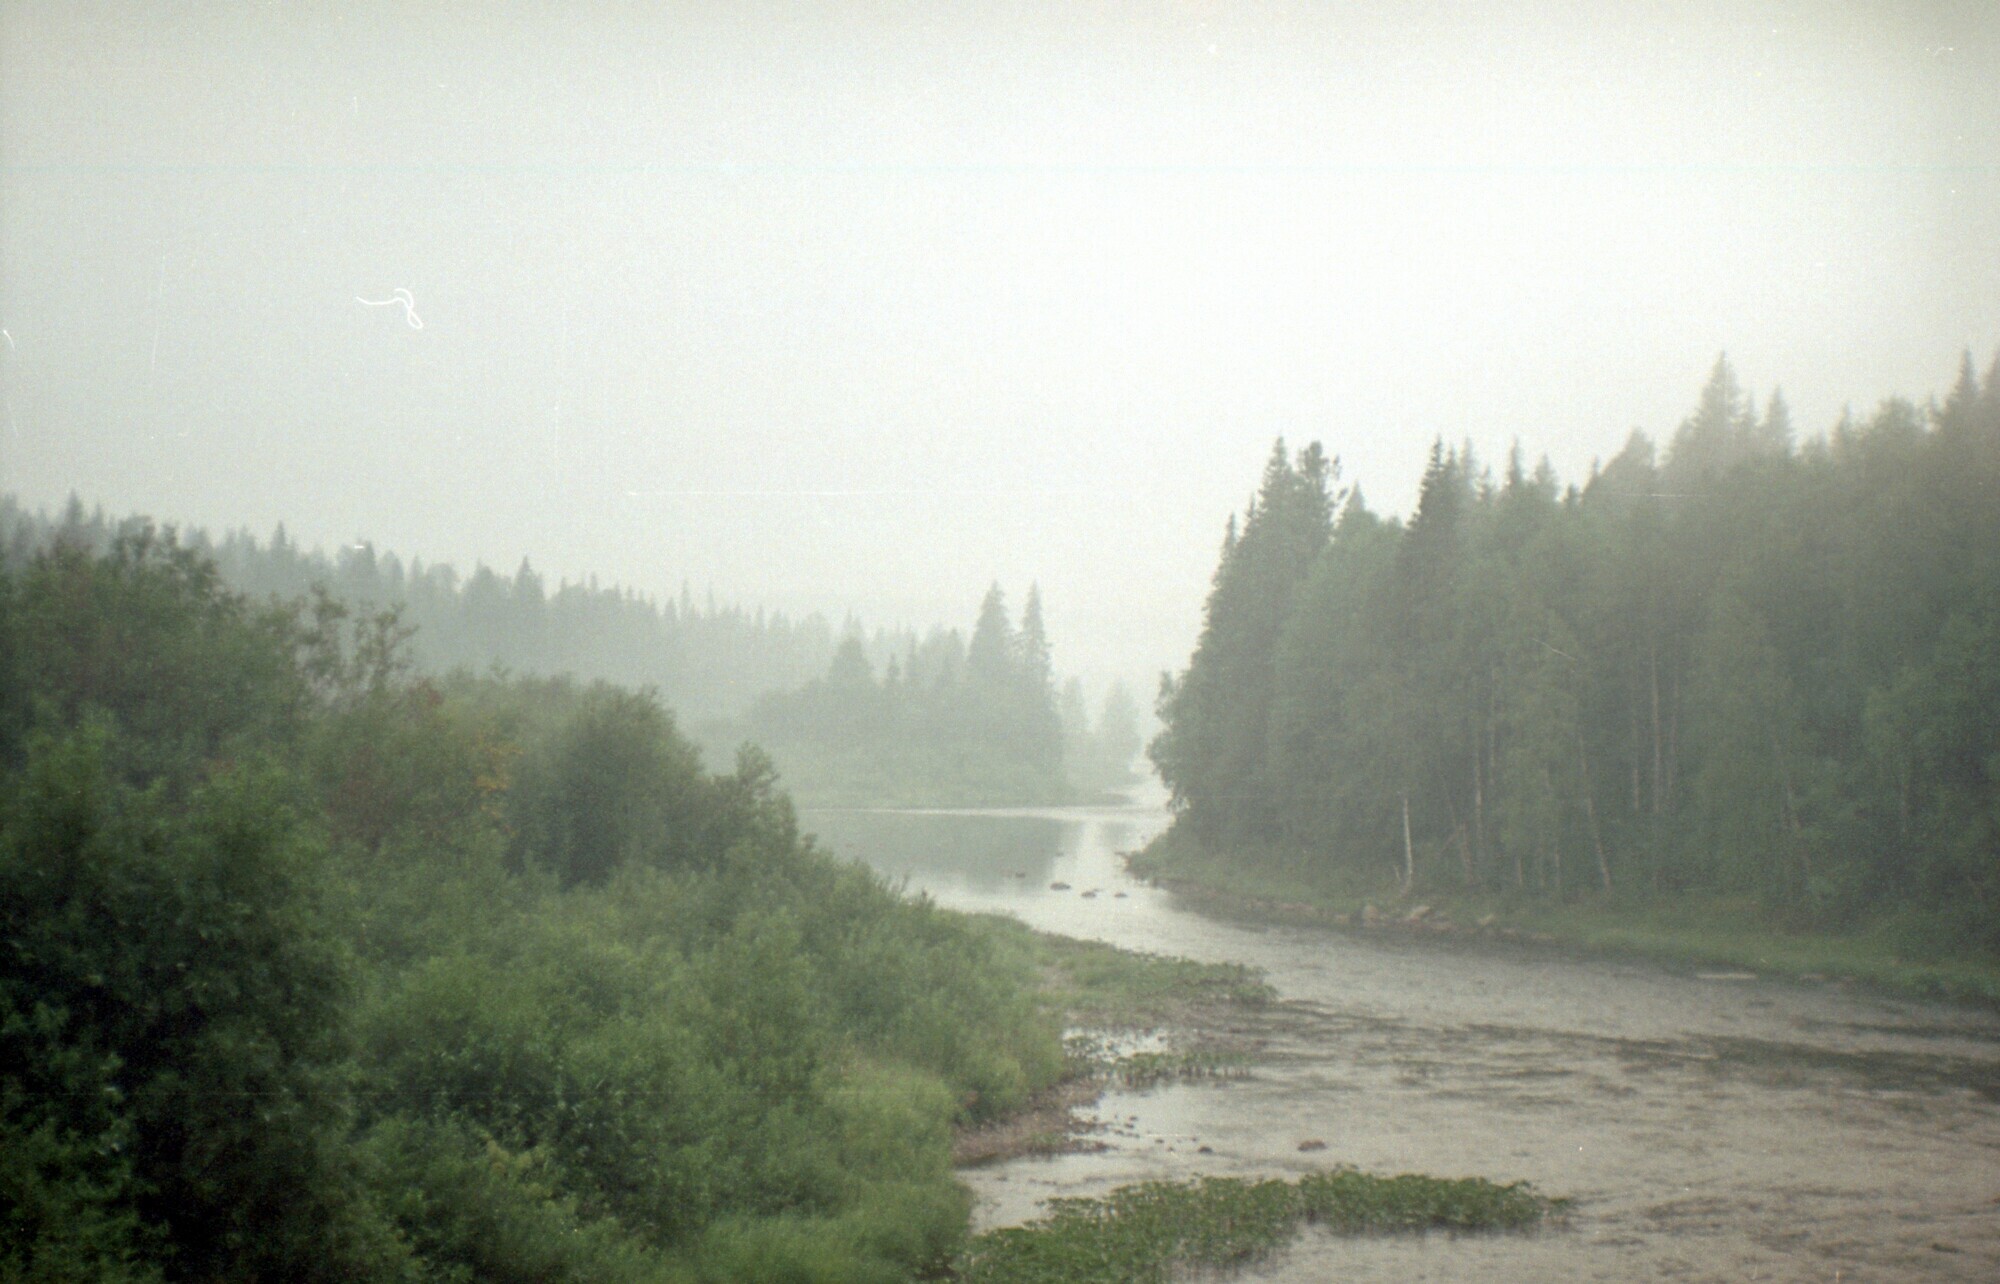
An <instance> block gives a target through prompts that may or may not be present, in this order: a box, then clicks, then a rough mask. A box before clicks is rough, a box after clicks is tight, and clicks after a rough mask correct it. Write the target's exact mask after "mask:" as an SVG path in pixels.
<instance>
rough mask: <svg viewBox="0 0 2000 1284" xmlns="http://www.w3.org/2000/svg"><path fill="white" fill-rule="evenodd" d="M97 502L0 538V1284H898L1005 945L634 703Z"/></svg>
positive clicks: (1023, 1090)
mask: <svg viewBox="0 0 2000 1284" xmlns="http://www.w3.org/2000/svg"><path fill="white" fill-rule="evenodd" d="M407 641H408V631H407V629H406V627H405V626H403V625H402V624H401V623H400V622H399V621H398V619H397V618H396V617H395V616H394V615H393V614H354V613H350V612H348V611H347V610H346V609H345V608H344V607H343V606H342V605H341V604H339V603H338V602H336V601H334V600H333V599H331V598H327V597H321V598H319V599H317V600H316V601H315V602H313V603H311V604H293V605H290V606H270V607H260V606H255V605H253V604H252V603H251V601H250V600H249V599H248V598H246V597H245V596H243V595H241V594H238V593H235V592H232V591H230V590H228V589H226V588H225V587H224V586H223V584H222V582H221V578H220V576H219V574H218V572H217V570H216V569H215V566H214V564H213V563H212V562H210V561H208V560H207V559H205V558H202V557H199V556H197V555H195V554H194V553H192V552H191V551H189V550H186V549H183V548H179V547H177V546H176V545H175V543H174V541H173V540H172V538H171V537H163V536H160V535H158V534H156V533H154V532H152V531H150V530H146V529H130V530H127V531H126V532H125V533H123V534H121V535H119V536H117V537H115V538H114V539H113V540H112V542H111V543H110V544H109V546H108V547H106V548H104V549H103V550H101V551H100V550H95V549H91V548H86V547H83V546H80V545H77V544H70V543H67V542H64V541H62V540H60V539H58V540H56V541H54V542H53V543H51V544H48V545H46V546H44V547H42V548H40V549H38V550H37V551H34V552H32V553H31V554H28V555H27V556H26V557H25V558H24V559H22V560H11V559H10V560H8V561H6V562H4V563H0V1279H5V1280H22V1281H71V1280H86V1279H88V1280H117V1281H195V1280H202V1281H207V1280H218V1279H244V1280H251V1279H261V1280H290V1281H303V1282H310V1281H353V1280H394V1281H440V1282H443V1281H454V1282H456V1281H471V1280H481V1281H510V1280H518V1281H523V1282H526V1281H536V1282H547V1281H561V1280H575V1281H637V1280H648V1281H675V1280H743V1279H855V1280H866V1279H877V1280H889V1279H902V1278H910V1277H912V1276H923V1277H934V1276H935V1274H936V1272H937V1271H938V1270H940V1269H941V1264H942V1263H944V1262H946V1261H948V1260H949V1258H950V1257H951V1255H952V1254H953V1252H954V1251H955V1250H956V1249H957V1247H958V1246H959V1244H960V1243H961V1242H962V1238H963V1235H964V1232H965V1226H966V1214H967V1196H966V1195H965V1193H964V1191H963V1190H962V1188H960V1187H959V1186H957V1185H956V1184H955V1183H954V1181H953V1180H952V1178H951V1174H950V1171H949V1158H948V1150H949V1133H950V1129H951V1127H952V1125H953V1122H954V1121H955V1120H962V1119H966V1118H977V1117H983V1116H986V1115H989V1114H991V1113H994V1112H996V1111H1001V1110H1005V1109H1007V1108H1009V1107H1010V1106H1012V1105H1014V1104H1016V1103H1018V1102H1020V1101H1021V1100H1022V1099H1023V1097H1024V1095H1025V1094H1027V1093H1029V1092H1030V1091H1032V1090H1034V1089H1036V1088H1038V1087H1040V1086H1043V1085H1046V1084H1048V1083H1049V1082H1051V1081H1052V1080H1053V1079H1054V1078H1055V1077H1056V1076H1057V1074H1058V1073H1059V1071H1060V1062H1061V1048H1060V1043H1059V1031H1058V1030H1057V1029H1056V1028H1055V1027H1054V1025H1053V1023H1052V1022H1051V1021H1050V1020H1048V1019H1046V1018H1044V1017H1043V1016H1042V1015H1041V1014H1040V1013H1039V1011H1038V1010H1037V1008H1036V1007H1035V1006H1034V1004H1033V1003H1032V1001H1031V999H1030V998H1029V997H1028V991H1029V988H1030V986H1031V983H1032V972H1033V967H1032V964H1031V963H1030V962H1029V961H1028V960H1026V959H1025V958H1023V957H1020V956H1019V955H1018V951H1019V950H1020V949H1021V948H1022V947H1021V946H1020V945H1018V944H1014V945H1009V944H1008V943H1007V942H1008V941H1009V940H1010V939H1011V938H1008V937H1004V936H1002V935H1000V934H998V933H997V932H994V931H992V930H990V929H988V928H985V927H982V926H981V925H980V924H979V923H977V922H975V921H973V920H967V919H962V918H959V917H956V916H953V915H950V914H947V913H944V912H942V911H940V910H938V909H936V908H935V907H934V906H932V905H930V904H929V903H928V902H923V901H915V902H909V901H902V900H899V899H898V898H897V897H896V896H895V895H893V894H892V893H891V892H890V891H889V890H888V889H886V888H885V887H884V886H883V885H882V884H881V882H880V881H879V880H878V879H876V878H875V877H874V876H872V875H870V874H869V873H867V872H865V871H864V870H862V869H861V868H859V867H856V866H850V865H845V864H840V863H836V862H833V861H831V860H829V859H827V858H826V857H824V856H823V855H822V854H820V853H819V852H817V851H816V850H815V849H814V848H813V846H812V844H811V842H810V840H808V839H805V838H802V837H801V836H800V834H799V832H798V829H797V825H796V822H795V820H794V817H793V812H792V808H791V805H790V803H789V802H788V800H787V799H786V798H785V797H784V796H782V795H781V794H778V793H777V792H775V791H774V789H773V788H772V773H771V767H770V763H769V761H768V759H766V758H764V757H763V756H762V755H760V754H758V753H756V752H754V751H750V752H746V753H745V754H743V755H742V757H741V758H740V759H739V761H738V762H737V764H736V767H735V769H734V770H733V771H730V772H726V773H722V774H711V773H709V772H707V771H705V770H703V768H702V766H701V764H700V762H699V759H698V757H697V755H696V753H695V751H694V750H693V749H692V748H691V746H690V745H689V743H688V741H687V740H686V739H685V738H684V737H683V736H682V735H681V734H680V732H679V731H678V730H677V728H676V726H675V723H674V719H673V718H672V716H671V715H670V714H669V713H668V712H667V711H666V710H665V709H664V708H662V707H661V706H660V705H659V703H658V702H657V701H656V700H655V699H654V698H653V697H652V696H650V695H644V694H635V693H633V692H631V691H628V690H624V689H620V688H616V687H612V686H608V685H603V684H593V685H583V684H579V683H576V682H572V681H566V680H530V679H519V678H514V679H507V678H500V677H493V676H488V677H472V676H469V675H464V674H461V675H458V676H455V677H452V678H448V679H444V680H434V679H429V678H424V677H420V676H417V675H415V674H414V673H413V672H412V670H411V668H410V665H409V662H408V651H407V647H406V643H407Z"/></svg>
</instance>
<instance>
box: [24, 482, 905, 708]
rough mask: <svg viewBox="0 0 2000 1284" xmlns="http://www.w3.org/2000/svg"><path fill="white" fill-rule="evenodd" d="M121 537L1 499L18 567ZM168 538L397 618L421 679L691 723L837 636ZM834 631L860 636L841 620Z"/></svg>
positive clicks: (799, 665)
mask: <svg viewBox="0 0 2000 1284" xmlns="http://www.w3.org/2000/svg"><path fill="white" fill-rule="evenodd" d="M125 525H126V523H125V522H124V521H121V520H119V519H116V518H111V517H107V516H106V515H105V514H104V513H102V512H86V511H85V510H84V508H83V506H82V504H81V503H79V502H77V501H76V500H74V499H72V500H71V501H70V504H69V506H68V508H67V509H66V511H65V512H63V513H62V514H61V515H60V516H58V517H55V518H48V517H43V516H39V515H36V514H32V513H28V512H25V511H23V510H22V509H21V508H20V507H19V506H18V505H16V504H15V503H14V501H13V500H12V499H11V498H7V497H0V543H4V544H5V545H6V546H7V547H8V548H10V549H11V550H12V554H11V555H12V556H13V557H14V558H15V560H17V561H18V560H20V559H22V558H25V557H27V556H28V555H29V554H31V553H32V552H33V551H34V550H36V549H39V548H43V547H46V546H47V545H48V544H50V543H51V542H52V541H54V540H55V539H57V538H58V537H60V538H61V539H62V540H64V541H66V542H68V543H70V544H72V545H75V546H79V547H84V548H90V549H95V550H98V551H100V552H101V551H103V550H105V549H108V548H109V547H110V546H111V543H112V541H113V539H114V538H116V536H117V534H118V532H119V531H120V530H121V529H123V528H124V527H125ZM179 540H180V543H181V544H183V545H184V546H186V547H187V548H189V549H191V550H192V551H194V552H196V553H199V554H201V555H203V556H205V557H208V558H209V559H211V560H212V561H213V562H214V563H215V566H216V570H217V573H218V574H219V575H220V577H221V581H222V583H223V584H224V585H226V586H227V587H229V588H230V589H232V590H234V591H236V592H239V593H242V594H245V595H246V596H248V597H249V598H250V599H251V600H252V601H256V602H262V601H266V600H269V599H271V598H277V599H280V600H287V601H288V600H293V599H298V598H304V597H307V596H309V595H310V594H311V593H313V592H314V591H315V590H322V589H323V590H324V591H325V592H327V593H328V594H329V595H331V596H332V597H333V598H335V599H336V600H338V601H340V602H342V603H344V604H345V605H346V606H347V607H348V608H349V609H351V610H353V611H356V612H359V613H364V614H371V613H374V612H377V611H382V610H388V609H391V608H393V609H395V610H397V611H398V612H399V613H400V615H401V617H402V619H403V621H404V622H405V623H406V624H408V625H409V626H410V627H411V628H412V629H413V630H414V632H413V634H412V636H411V638H410V641H409V644H408V653H409V655H410V658H411V660H412V663H413V664H414V665H415V666H416V668H417V669H419V670H421V671H422V672H425V673H429V674H432V675H436V676H442V675H444V674H447V673H450V672H451V671H453V670H454V669H459V668H464V669H469V670H471V671H472V672H474V673H483V672H486V671H488V670H490V669H493V668H495V667H498V668H500V669H503V670H506V671H508V672H512V673H520V674H536V675H540V676H543V677H557V676H561V675H563V674H568V675H570V676H573V677H576V678H580V679H583V680H585V681H592V680H603V681H606V682H615V683H618V684H620V685H622V686H629V687H635V688H636V687H652V688H653V689H654V690H656V691H658V692H659V693H660V695H661V697H662V698H663V699H664V700H666V701H667V703H669V704H670V705H672V706H673V708H674V709H675V710H676V711H678V712H679V713H680V715H681V716H682V717H683V718H684V719H686V720H687V721H688V722H689V723H691V724H693V723H699V722H701V721H703V720H707V719H717V718H730V717H740V716H741V715H742V713H743V712H744V711H745V710H746V709H748V708H749V706H750V705H751V704H752V703H753V702H754V701H755V700H756V699H757V697H759V696H761V695H763V694H764V693H765V692H767V691H778V690H787V689H790V688H793V687H796V686H798V685H800V684H801V683H804V682H806V681H808V680H809V679H811V678H814V677H816V676H818V675H819V674H821V673H824V672H825V671H826V667H827V664H828V661H829V660H830V658H831V657H832V655H833V652H834V648H835V644H836V641H837V640H838V636H839V635H838V634H837V633H836V630H835V628H834V626H833V625H832V624H830V623H828V621H827V619H826V617H824V616H822V615H817V614H811V615H806V616H803V617H800V618H797V619H794V618H792V617H790V616H787V615H785V614H784V613H782V612H776V611H764V610H762V609H757V610H750V609H746V608H744V607H741V606H732V605H718V604H717V602H716V600H715V595H714V594H713V593H709V594H707V595H706V596H705V597H703V598H702V599H699V600H697V598H696V597H695V596H694V594H693V593H692V592H690V591H689V589H688V588H687V587H686V586H685V585H684V586H683V587H682V589H681V592H680V594H679V596H678V597H677V598H674V599H672V600H670V601H666V602H658V601H655V600H654V599H652V598H650V597H647V596H645V595H644V594H641V593H638V592H635V591H633V590H631V589H627V588H620V587H618V586H616V585H608V586H607V585H600V584H598V583H597V581H596V580H595V579H594V578H593V579H589V580H585V581H584V582H581V583H569V582H567V581H565V582H561V583H558V584H556V585H555V586H554V587H551V586H550V585H549V584H548V583H547V582H546V581H545V580H544V579H543V577H542V576H541V575H540V574H538V573H537V572H536V571H535V569H534V568H533V567H532V566H531V565H530V564H529V563H528V561H527V560H526V559H523V560H522V562H521V564H520V566H519V567H518V568H517V569H516V570H515V572H514V573H513V574H512V575H503V574H501V573H499V572H496V571H494V570H493V569H492V568H490V567H488V566H485V565H483V564H482V565H479V566H475V567H474V568H473V569H472V570H471V571H470V572H469V573H468V572H461V571H460V570H459V569H458V568H456V567H454V566H452V565H451V564H449V563H444V562H430V563H426V562H424V561H423V560H422V559H420V558H410V559H408V560H405V559H404V558H402V557H399V556H398V555H397V554H396V553H394V552H391V551H386V550H378V549H377V548H376V547H375V546H374V545H372V544H370V543H367V542H366V541H357V542H355V543H353V544H348V545H345V546H343V547H341V548H340V549H338V550H336V551H335V552H334V553H333V554H331V555H329V554H328V553H326V552H325V551H324V550H321V549H305V548H302V547H300V546H299V545H298V544H297V543H296V542H295V541H294V540H292V539H291V538H290V537H289V536H288V535H287V534H286V533H285V528H284V527H283V526H282V525H280V526H279V527H278V528H277V529H276V530H275V531H274V532H272V534H271V536H270V537H269V538H268V539H265V540H259V539H258V538H257V537H256V536H255V535H252V534H250V533H249V532H247V531H242V530H237V531H231V532H229V533H228V534H227V535H224V536H223V537H221V538H220V539H216V538H214V537H212V536H210V535H209V534H208V533H207V532H204V531H201V530H184V531H181V532H179ZM845 631H846V632H847V633H856V632H859V631H860V626H859V625H858V624H856V623H854V622H853V621H849V622H847V624H846V626H845ZM862 636H863V637H864V638H865V644H866V647H867V650H868V654H869V655H870V656H871V657H873V659H874V661H875V662H876V663H878V664H879V663H881V662H882V661H883V660H886V659H887V658H888V657H890V656H892V655H898V654H901V653H903V652H904V651H906V650H907V649H908V647H909V645H910V643H911V642H912V640H913V636H914V635H912V634H910V633H909V632H908V631H903V630H881V631H877V632H875V633H873V634H863V635H862Z"/></svg>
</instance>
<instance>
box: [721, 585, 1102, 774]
mask: <svg viewBox="0 0 2000 1284" xmlns="http://www.w3.org/2000/svg"><path fill="white" fill-rule="evenodd" d="M1109 699H1110V703H1108V704H1107V706H1106V715H1107V716H1106V720H1105V722H1104V724H1103V728H1102V730H1101V731H1094V730H1093V729H1092V728H1091V726H1090V722H1089V716H1088V711H1087V710H1086V709H1084V708H1082V691H1081V689H1080V688H1077V689H1075V690H1074V691H1073V692H1072V693H1070V694H1067V695H1066V696H1065V698H1064V701H1063V702H1062V704H1061V705H1060V707H1059V705H1058V700H1057V696H1056V688H1055V676H1054V672H1053V669H1052V667H1051V663H1050V650H1049V638H1048V631H1047V626H1046V624H1045V622H1044V620H1043V618H1042V604H1041V595H1040V593H1039V592H1037V591H1036V590H1035V589H1034V588H1032V587H1031V588H1030V589H1029V590H1028V598H1027V602H1026V604H1025V605H1024V606H1023V607H1022V610H1021V622H1020V625H1019V627H1018V628H1017V627H1016V626H1015V624H1014V622H1013V620H1012V619H1011V618H1010V617H1009V615H1008V613H1007V603H1006V598H1005V596H1004V595H1003V594H1002V593H1001V591H1000V587H999V585H997V584H996V585H994V586H993V587H992V588H991V589H989V590H988V591H987V594H986V598H985V600H984V601H983V602H982V603H981V604H980V608H979V618H978V621H977V622H976V623H975V624H974V626H973V629H972V636H971V638H970V640H968V641H964V642H961V641H960V638H959V635H958V633H956V632H955V631H954V632H945V631H935V632H933V633H932V634H931V635H930V636H929V637H927V638H926V639H924V641H923V642H922V643H921V644H918V643H916V642H914V641H913V642H912V643H911V644H910V646H909V648H908V651H907V652H906V653H905V654H903V655H901V656H891V657H889V659H888V662H887V664H886V665H885V666H884V671H883V674H882V676H881V677H880V678H879V679H878V678H877V677H876V676H875V671H874V666H873V665H872V664H871V663H870V661H869V658H868V655H867V652H866V650H865V649H864V647H863V645H862V641H861V639H860V638H859V637H858V636H856V635H853V634H850V635H849V636H848V637H847V638H846V639H844V640H843V641H842V642H841V644H840V646H839V648H838V649H837V650H836V651H835V652H834V656H833V661H832V663H831V664H830V665H829V667H828V669H827V673H826V676H825V677H824V678H821V679H818V680H815V681H813V682H810V683H807V684H806V685H805V686H803V687H801V688H799V689H798V690H796V691H786V692H777V693H773V694H770V695H767V696H765V697H764V698H763V699H761V700H759V701H758V702H757V705H756V707H755V708H754V709H753V710H752V712H751V715H750V718H749V720H748V722H747V724H746V727H745V729H744V731H743V734H745V735H748V736H749V737H750V738H752V739H754V740H755V741H756V742H757V743H759V744H761V745H764V746H766V747H767V748H769V749H770V751H771V753H772V754H773V756H774V757H775V758H776V759H777V760H778V761H779V762H780V763H782V764H784V768H785V774H786V779H787V780H788V781H789V782H790V783H791V785H792V787H793V788H794V790H796V791H797V792H798V793H799V794H800V796H801V797H803V798H809V799H813V800H816V801H838V802H846V803H922V804H973V803H989V804H990V803H1041V802H1062V801H1066V800H1067V799H1068V797H1069V796H1070V794H1071V782H1070V771H1072V770H1073V771H1074V772H1075V774H1076V776H1077V778H1078V783H1081V784H1084V785H1085V786H1086V787H1091V788H1106V787H1110V786H1112V785H1115V784H1123V783H1125V780H1124V778H1123V776H1122V772H1121V771H1120V770H1119V768H1121V767H1122V766H1123V765H1124V764H1127V763H1129V762H1130V761H1131V758H1132V755H1133V754H1134V753H1135V752H1136V751H1137V749H1138V739H1139V737H1138V731H1137V719H1136V716H1135V714H1134V712H1133V711H1130V710H1129V709H1127V708H1126V707H1124V706H1122V705H1121V704H1119V703H1118V702H1119V700H1120V692H1119V691H1117V690H1114V691H1113V692H1112V694H1111V696H1110V697H1109ZM1124 699H1125V700H1126V701H1127V702H1128V703H1129V697H1124ZM1121 719H1123V720H1124V721H1123V722H1122V723H1121V721H1120V720H1121ZM1121 749H1122V750H1123V752H1124V758H1123V760H1122V762H1120V763H1119V764H1117V765H1116V766H1114V765H1113V764H1112V762H1111V759H1113V758H1114V757H1115V756H1116V755H1117V754H1118V752H1119V751H1120V750H1121Z"/></svg>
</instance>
